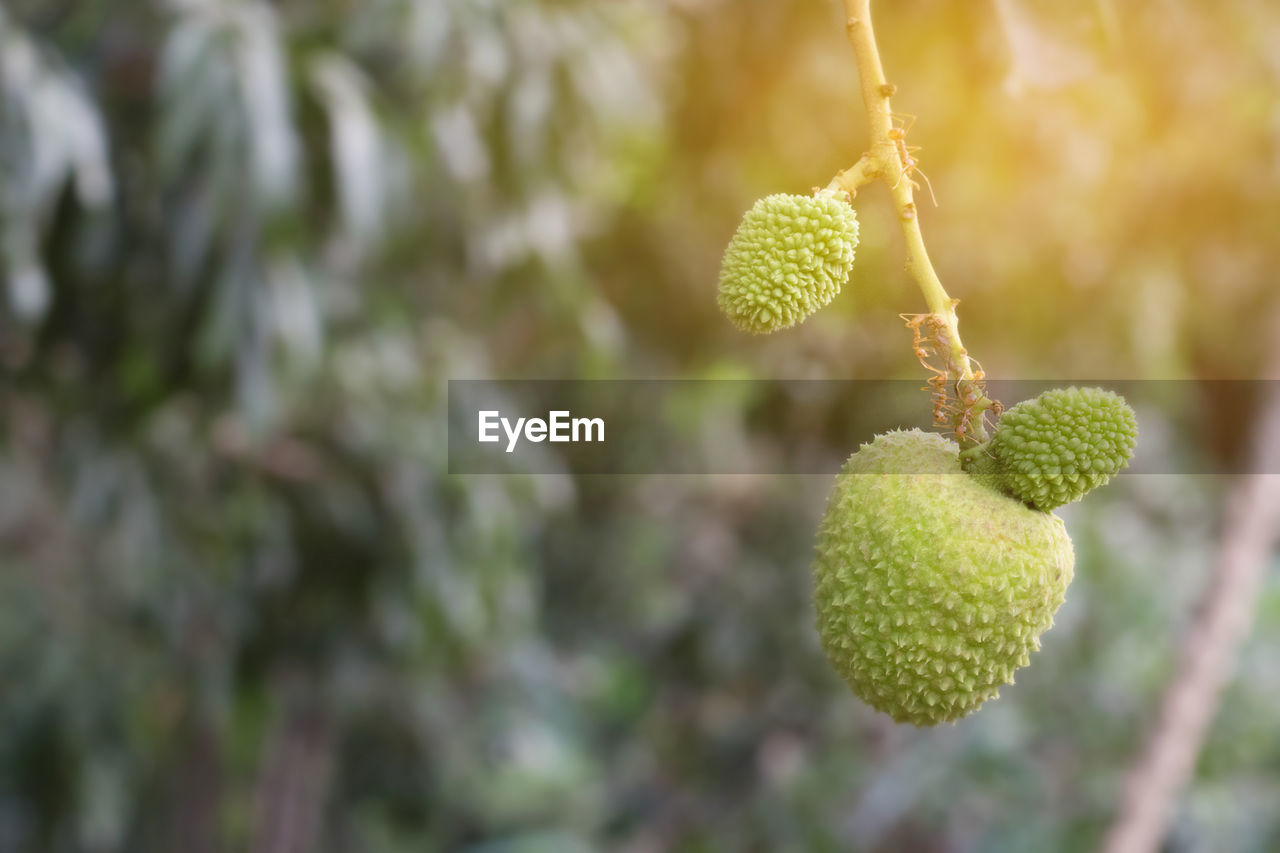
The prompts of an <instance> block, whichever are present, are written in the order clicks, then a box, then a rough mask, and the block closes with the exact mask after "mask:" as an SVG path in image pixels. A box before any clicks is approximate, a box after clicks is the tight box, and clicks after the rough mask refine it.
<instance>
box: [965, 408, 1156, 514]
mask: <svg viewBox="0 0 1280 853" xmlns="http://www.w3.org/2000/svg"><path fill="white" fill-rule="evenodd" d="M1137 441H1138V420H1137V418H1136V417H1135V416H1134V414H1133V409H1131V408H1129V405H1128V404H1127V403H1126V402H1125V401H1124V398H1123V397H1121V396H1120V395H1118V394H1115V393H1113V392H1111V391H1104V390H1103V389H1101V388H1059V389H1055V390H1052V391H1046V392H1044V393H1043V394H1041V395H1040V396H1039V397H1036V398H1035V399H1032V400H1026V401H1024V402H1021V403H1019V404H1018V405H1016V406H1014V407H1013V408H1011V409H1009V410H1008V411H1007V412H1005V413H1004V414H1003V415H1001V416H1000V423H999V424H998V425H997V427H996V431H995V434H994V435H993V436H992V437H991V441H990V442H989V443H988V445H987V447H986V448H985V452H984V453H981V454H979V453H976V452H975V454H974V461H973V464H972V465H971V466H970V470H971V471H972V472H973V473H974V474H976V475H978V476H980V477H990V478H992V481H993V482H994V483H995V484H996V485H997V486H999V487H1000V488H1002V489H1004V490H1005V491H1007V492H1008V493H1009V494H1011V495H1013V496H1014V497H1016V498H1018V499H1019V500H1021V501H1025V502H1026V503H1028V504H1030V505H1032V506H1034V507H1035V508H1036V509H1040V510H1044V511H1046V512H1048V511H1049V510H1052V509H1054V508H1056V507H1060V506H1062V505H1063V504H1067V503H1071V502H1072V501H1076V500H1079V499H1080V498H1082V497H1083V496H1084V495H1085V493H1086V492H1089V491H1091V490H1092V489H1095V488H1097V487H1098V486H1101V485H1103V484H1105V483H1106V482H1107V481H1108V480H1110V479H1111V478H1112V476H1114V475H1115V474H1116V473H1117V472H1119V471H1120V470H1121V469H1123V468H1124V467H1125V466H1127V465H1128V464H1129V457H1130V456H1132V455H1133V448H1134V445H1135V444H1136V443H1137Z"/></svg>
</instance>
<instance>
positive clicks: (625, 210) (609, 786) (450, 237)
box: [0, 0, 1280, 851]
mask: <svg viewBox="0 0 1280 853" xmlns="http://www.w3.org/2000/svg"><path fill="white" fill-rule="evenodd" d="M876 11H877V13H878V25H879V31H880V34H881V41H882V44H881V48H882V51H883V54H884V57H885V61H886V64H887V66H888V71H889V75H890V79H891V80H893V82H894V83H896V84H897V85H898V87H899V95H898V97H897V99H896V100H895V105H896V106H897V107H898V108H899V109H903V110H909V111H912V112H915V113H918V115H919V117H918V120H917V121H916V122H915V124H914V125H913V127H912V130H911V138H910V141H911V142H912V143H913V144H918V145H920V146H922V151H921V153H920V155H919V159H920V161H921V164H922V166H923V168H925V169H926V170H927V171H928V173H929V175H930V178H931V179H932V181H933V185H934V187H935V188H936V190H937V194H938V198H939V201H940V207H939V208H938V209H937V210H933V209H925V210H923V211H922V219H923V227H924V229H925V233H926V238H927V239H928V241H929V245H930V249H931V252H932V254H933V256H934V261H935V264H936V265H937V267H938V270H939V273H940V274H941V276H942V278H943V280H944V281H945V282H947V284H948V287H949V288H950V289H951V291H952V293H953V295H955V296H958V297H960V298H961V299H962V300H963V304H962V306H961V309H960V312H961V321H962V323H963V326H964V329H965V339H966V343H967V344H968V345H969V347H970V348H971V350H972V351H973V352H974V353H975V354H977V355H978V356H979V357H981V358H982V359H983V364H984V366H985V368H986V370H987V372H988V373H989V374H991V375H993V376H1024V377H1037V378H1039V377H1070V378H1104V377H1118V378H1156V377H1166V378H1169V377H1176V378H1187V377H1224V376H1241V377H1249V376H1255V375H1257V373H1258V371H1259V370H1260V369H1261V368H1260V364H1261V359H1262V357H1263V353H1264V352H1265V349H1266V345H1267V343H1268V339H1267V338H1268V336H1267V333H1266V332H1265V331H1264V330H1265V328H1266V326H1265V324H1264V322H1263V321H1264V320H1265V318H1266V317H1267V315H1268V314H1272V315H1273V314H1274V313H1275V311H1276V309H1277V296H1276V289H1275V287H1274V285H1273V283H1272V282H1273V280H1274V269H1275V268H1276V266H1277V260H1280V259H1278V258H1277V252H1278V251H1280V249H1278V248H1277V244H1276V243H1275V242H1274V240H1273V235H1274V234H1275V232H1276V227H1277V224H1280V207H1277V204H1276V201H1275V199H1276V198H1277V193H1276V189H1277V184H1278V183H1280V159H1277V154H1276V152H1277V151H1280V144H1278V142H1280V140H1278V139H1277V127H1278V126H1280V125H1277V122H1276V116H1277V114H1278V113H1277V100H1276V96H1275V92H1276V86H1277V82H1278V77H1280V65H1278V64H1277V63H1276V62H1275V57H1274V53H1275V50H1274V45H1275V44H1276V43H1277V41H1276V39H1277V38H1278V37H1280V10H1277V9H1276V8H1275V7H1274V5H1273V4H1268V3H1265V2H1262V0H1233V2H1230V3H1226V4H1218V5H1215V6H1212V7H1210V6H1206V5H1203V4H1194V3H1191V2H1189V0H1178V2H1175V3H1172V4H1160V5H1158V6H1151V7H1145V6H1136V7H1129V6H1121V5H1120V4H1115V3H1112V2H1110V0H1101V2H1099V3H1095V4H1083V5H1081V6H1079V7H1076V6H1072V7H1070V8H1069V9H1067V8H1066V7H1061V6H1059V5H1058V4H1049V3H1040V2H1028V0H1018V2H1015V0H1001V1H1000V2H997V3H995V4H994V5H992V6H980V7H977V6H973V5H970V4H946V3H941V2H937V0H910V2H905V1H904V2H901V3H897V4H887V3H886V4H878V5H877V7H876ZM855 93H856V81H855V77H854V68H853V62H852V57H851V56H850V55H849V52H848V48H847V46H846V45H845V43H844V41H843V34H842V28H841V13H840V10H839V9H838V8H837V5H836V4H834V3H816V4H783V3H774V2H768V0H739V2H734V3H730V2H726V0H705V1H704V2H688V0H668V2H665V3H652V4H649V3H645V4H641V3H591V2H586V0H560V2H553V0H418V2H414V0H377V2H366V3H340V2H334V0H329V2H324V3H314V4H307V3H301V2H294V0H281V2H278V3H271V4H268V3H265V2H254V0H238V2H230V1H229V2H218V0H173V2H170V3H168V4H164V5H159V4H156V5H152V4H122V3H110V2H106V0H90V1H89V2H72V0H52V2H50V0H17V2H14V3H10V4H7V5H6V7H5V8H4V9H2V10H0V98H2V100H0V247H2V249H3V253H2V258H0V259H2V261H3V288H2V290H3V294H4V297H5V300H4V304H3V307H2V308H0V366H2V369H3V371H4V382H3V385H2V386H0V412H2V413H3V418H2V420H0V567H2V568H3V573H2V574H0V679H2V681H0V684H3V698H2V699H0V849H4V850H9V849H14V850H59V851H62V850H86V851H113V850H131V851H132V850H170V849H186V850H191V851H204V850H216V849H245V848H249V849H254V850H272V851H276V850H306V849H322V850H361V851H395V850H415V851H416V850H423V849H473V850H485V851H513V850H520V851H531V850H556V851H572V850H579V849H581V850H589V849H599V848H610V849H612V848H621V849H627V850H636V851H642V850H665V849H688V850H704V849H705V850H720V849H726V850H739V849H813V850H827V849H829V850H845V849H866V850H876V849H883V850H901V849H913V850H930V849H936V850H976V849H981V850H1009V851H1013V850H1019V851H1020V850H1067V849H1081V850H1084V849H1092V847H1093V846H1094V845H1095V844H1096V842H1097V839H1098V837H1099V833H1100V832H1101V830H1102V829H1103V828H1104V827H1105V824H1106V821H1107V820H1108V819H1109V817H1110V816H1111V814H1112V811H1113V809H1114V806H1115V802H1116V797H1117V792H1118V790H1119V784H1120V778H1121V774H1122V773H1123V770H1124V768H1125V766H1126V763H1127V762H1128V760H1129V759H1130V757H1131V756H1132V754H1133V753H1134V750H1135V749H1136V744H1137V743H1139V742H1140V740H1141V736H1142V733H1143V732H1144V731H1145V729H1146V727H1147V726H1148V725H1149V722H1150V719H1151V715H1152V711H1153V708H1154V703H1155V701H1156V697H1157V696H1158V693H1159V690H1160V688H1161V686H1162V684H1163V682H1164V680H1165V678H1167V676H1168V675H1169V672H1170V668H1171V666H1172V662H1173V659H1174V654H1175V652H1176V649H1177V645H1178V638H1179V636H1180V629H1181V628H1182V627H1183V625H1184V624H1185V622H1186V620H1187V618H1188V613H1189V612H1190V608H1191V605H1192V602H1193V601H1194V599H1195V596H1196V595H1197V593H1198V591H1199V590H1200V589H1201V587H1202V586H1203V583H1204V580H1205V577H1206V571H1207V565H1208V554H1209V552H1210V550H1211V548H1212V544H1213V535H1214V530H1215V513H1216V512H1217V509H1216V506H1217V498H1218V495H1219V494H1220V491H1221V488H1222V485H1223V484H1222V483H1220V482H1218V481H1216V480H1212V479H1210V478H1183V479H1177V478H1171V477H1160V478H1141V477H1122V478H1120V479H1119V480H1118V481H1117V482H1116V483H1115V484H1113V485H1112V486H1110V487H1109V488H1108V489H1106V490H1104V491H1103V492H1102V493H1100V494H1098V495H1096V496H1092V497H1091V498H1090V500H1089V501H1088V502H1086V503H1085V504H1083V505H1081V506H1079V507H1071V508H1069V509H1067V510H1066V511H1064V513H1063V514H1064V516H1065V517H1066V519H1067V524H1068V527H1069V529H1070V530H1072V532H1073V534H1074V537H1075V541H1076V548H1077V552H1078V568H1077V572H1078V576H1077V580H1076V581H1075V583H1074V585H1073V586H1072V588H1071V590H1070V591H1069V593H1068V601H1067V604H1066V605H1065V607H1064V608H1063V610H1062V611H1061V613H1060V616H1059V619H1058V624H1057V626H1056V627H1055V628H1054V629H1053V630H1052V631H1050V633H1049V634H1048V635H1047V636H1046V639H1045V645H1044V650H1043V651H1042V652H1041V653H1040V654H1039V655H1037V656H1036V658H1035V659H1034V660H1033V666H1032V667H1030V668H1029V669H1028V670H1026V671H1025V673H1024V674H1023V675H1022V676H1020V678H1019V681H1018V684H1017V685H1016V686H1015V687H1013V688H1011V689H1008V690H1006V691H1004V696H1003V697H1002V698H1001V699H1000V700H999V701H998V702H996V703H994V704H992V705H990V706H989V707H988V708H985V709H984V710H983V711H982V712H981V713H980V714H978V715H976V716H975V717H973V718H971V719H969V720H966V721H964V722H962V723H961V724H959V725H957V726H955V727H947V728H943V729H938V730H930V731H916V730H913V729H909V728H901V727H895V726H893V725H892V724H891V723H889V722H888V721H887V720H886V719H884V718H882V717H879V716H877V715H876V714H874V713H873V712H871V711H870V710H869V709H867V708H865V707H863V706H862V705H860V704H859V703H857V702H856V700H854V699H853V697H852V696H851V695H850V694H849V692H848V690H847V689H846V688H845V687H844V686H843V685H842V684H841V683H840V682H839V681H838V679H837V678H836V676H835V675H834V674H833V673H832V672H831V671H830V670H829V669H828V667H827V665H826V663H825V662H824V660H823V659H822V655H821V651H820V649H819V647H818V643H817V639H816V635H815V633H814V630H813V628H812V624H811V622H812V617H811V613H810V604H809V583H810V581H809V574H808V562H809V555H810V551H811V547H812V532H813V529H814V526H815V524H816V521H817V518H818V515H819V513H820V510H821V506H822V502H823V500H824V498H825V493H826V489H827V486H828V481H827V480H826V479H824V478H786V477H777V478H764V477H727V478H719V479H715V478H692V477H681V478H661V477H647V478H646V477H628V478H594V477H587V476H575V475H574V474H573V472H572V470H570V469H566V471H565V473H564V474H562V475H556V476H552V475H542V476H524V477H522V476H511V477H501V478H497V477H472V478H464V477H459V476H449V475H447V474H446V471H447V459H446V458H445V447H446V444H445V435H444V430H445V418H444V411H443V406H444V394H445V382H446V380H447V379H449V378H486V377H574V378H625V377H638V376H696V377H714V376H765V377H774V376H777V377H788V378H805V377H820V378H855V377H856V378H879V377H889V376H893V377H913V376H916V375H917V374H918V373H919V368H918V366H917V365H916V364H915V362H914V359H913V357H912V355H911V352H910V349H909V347H908V346H907V343H908V338H907V337H906V333H905V332H904V330H903V329H902V328H901V326H900V321H899V320H898V319H897V317H896V315H897V313H898V312H902V311H917V310H920V307H919V306H920V304H921V302H920V299H919V297H918V295H917V294H915V293H914V291H913V290H912V289H911V286H910V284H909V282H908V280H907V279H906V277H905V276H904V275H903V274H902V272H901V269H900V263H901V252H900V251H899V247H898V245H897V242H896V241H897V240H898V237H897V235H896V233H895V231H896V226H895V224H894V223H893V221H892V218H891V215H890V213H889V211H888V205H887V204H886V203H885V198H886V196H885V194H884V192H883V189H882V188H872V189H869V190H868V191H867V192H865V193H863V194H862V196H860V198H859V202H858V206H859V216H860V218H861V220H862V223H863V233H862V237H863V240H862V246H861V248H860V250H859V259H858V263H857V265H856V266H855V271H854V274H853V278H852V281H851V282H850V284H849V285H848V286H847V287H846V289H845V293H844V294H843V295H842V296H840V297H838V298H837V300H836V301H835V303H833V305H832V306H831V307H830V308H829V309H827V310H826V311H824V312H823V313H822V314H820V315H818V316H817V317H815V318H813V319H812V320H810V321H809V322H808V323H807V324H806V325H805V326H803V327H801V328H800V329H796V330H791V331H788V332H786V333H782V334H779V335H776V336H773V337H771V338H768V339H760V338H753V337H748V336H742V335H739V334H737V333H735V332H734V331H733V330H732V329H730V328H729V327H728V326H727V324H726V323H725V322H724V321H723V319H722V318H721V317H720V316H719V315H718V314H717V313H716V308H715V299H714V292H715V279H716V270H717V266H718V262H719V256H720V253H721V252H722V251H723V247H724V244H725V242H726V240H727V239H728V237H729V235H730V234H731V233H732V231H733V228H734V227H735V225H736V223H737V220H738V217H739V216H740V215H741V212H742V211H744V210H745V209H746V208H747V207H748V206H749V205H750V203H751V202H752V201H753V200H754V199H755V198H756V197H759V196H762V195H765V194H768V193H771V192H803V191H805V190H806V189H807V188H809V187H810V186H813V185H815V184H823V183H825V182H826V180H827V179H828V178H829V177H830V176H831V175H832V174H834V172H835V171H837V170H838V169H840V168H842V167H844V166H847V165H849V164H850V163H852V161H853V160H854V159H856V156H857V154H858V153H859V152H860V150H861V146H863V145H864V144H865V143H864V140H865V138H866V137H865V133H864V129H863V127H862V125H861V119H860V118H859V114H860V109H859V107H858V104H857V103H856V94H855ZM726 393H729V394H732V393H734V392H732V391H727V392H726ZM683 402H684V403H685V404H686V405H687V417H688V418H689V421H690V424H691V425H695V424H697V423H698V420H699V417H700V413H701V411H702V410H701V408H700V406H699V401H696V400H692V401H683ZM711 402H712V401H708V405H710V403H711ZM1007 402H1012V401H1007ZM820 403H821V401H817V402H815V401H804V405H805V406H806V409H805V411H806V412H808V411H816V410H817V409H820V407H821V406H820ZM926 405H927V403H926V401H925V400H924V395H922V401H921V406H922V407H923V406H926ZM1202 409H1203V411H1204V412H1205V418H1204V422H1203V423H1195V424H1185V423H1180V422H1176V423H1175V422H1166V421H1164V420H1163V419H1162V414H1161V412H1158V411H1146V412H1142V411H1140V412H1139V419H1140V421H1141V423H1142V425H1143V429H1144V433H1143V436H1144V440H1145V441H1146V442H1148V448H1151V447H1152V446H1153V445H1152V443H1154V450H1153V451H1152V452H1183V453H1185V452H1190V451H1187V450H1185V449H1179V448H1186V447H1188V446H1192V447H1197V448H1199V449H1198V450H1197V451H1195V452H1203V453H1206V454H1211V455H1212V454H1228V453H1231V452H1234V451H1233V448H1234V447H1235V445H1237V444H1238V443H1239V442H1238V430H1234V431H1233V429H1232V426H1233V425H1238V424H1239V423H1242V422H1245V421H1247V414H1248V413H1247V411H1246V412H1241V411H1235V410H1226V409H1224V408H1223V407H1221V406H1215V405H1214V401H1213V400H1206V401H1204V404H1203V407H1202ZM816 417H817V416H816V415H815V418H816ZM718 426H719V427H720V428H721V430H722V431H725V432H726V433H727V434H730V435H732V434H733V433H734V431H735V430H737V431H739V432H740V431H741V430H742V429H743V425H742V424H741V423H733V422H728V423H721V424H719V425H718ZM847 426H848V432H847V434H842V435H831V434H829V431H824V432H820V433H814V434H813V435H812V438H811V439H810V440H811V441H812V442H813V443H814V447H813V450H812V452H813V453H816V454H821V455H824V456H826V457H829V458H830V459H831V461H832V465H831V470H832V471H833V472H834V471H835V470H836V468H837V467H838V464H839V461H840V460H841V459H842V458H843V456H845V455H847V453H848V452H850V451H851V450H852V449H853V448H854V447H856V445H857V444H858V443H859V442H861V441H863V440H866V439H868V438H869V436H868V435H865V434H863V433H862V432H860V431H859V429H858V424H856V423H850V424H848V425H847ZM792 432H793V433H794V434H799V435H804V434H805V433H804V430H803V424H797V425H796V427H795V429H794V430H793V431H792ZM762 452H769V449H768V448H764V449H762ZM1259 606H1260V621H1259V625H1258V628H1257V630H1256V632H1255V634H1254V636H1253V638H1252V640H1251V642H1250V644H1249V646H1248V648H1247V649H1246V653H1245V655H1244V657H1243V659H1242V661H1241V663H1240V673H1239V676H1238V678H1237V679H1236V681H1235V682H1234V684H1233V686H1232V688H1231V692H1230V694H1229V697H1228V702H1227V704H1226V706H1225V708H1224V709H1223V712H1222V714H1221V716H1220V718H1219V719H1218V721H1217V723H1216V726H1215V728H1214V731H1213V734H1212V737H1211V741H1210V743H1209V745H1208V748H1207V750H1206V751H1205V754H1204V756H1203V760H1202V761H1201V764H1200V766H1199V769H1198V775H1197V778H1196V781H1195V784H1194V785H1193V787H1192V788H1191V789H1190V791H1189V792H1188V793H1187V795H1186V797H1185V799H1184V802H1183V808H1182V809H1181V810H1180V811H1179V813H1178V815H1177V816H1176V819H1175V823H1174V829H1173V835H1172V838H1171V845H1172V846H1173V848H1174V849H1188V850H1192V849H1231V850H1269V849H1274V848H1275V847H1276V846H1277V845H1280V815H1278V814H1277V812H1276V810H1275V808H1274V805H1275V803H1276V802H1277V801H1280V720H1277V717H1276V712H1275V708H1276V706H1277V701H1278V700H1280V681H1278V680H1277V675H1276V668H1275V666H1274V659H1275V653H1276V649H1277V646H1278V644H1280V586H1278V585H1277V583H1276V581H1275V580H1274V579H1273V580H1272V581H1271V583H1270V585H1269V586H1268V588H1267V590H1266V594H1265V596H1264V599H1263V600H1262V601H1261V602H1260V603H1259Z"/></svg>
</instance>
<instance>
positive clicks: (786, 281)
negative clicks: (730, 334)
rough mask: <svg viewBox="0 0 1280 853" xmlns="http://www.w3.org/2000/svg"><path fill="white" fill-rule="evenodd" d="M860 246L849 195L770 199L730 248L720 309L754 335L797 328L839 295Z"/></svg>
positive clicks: (722, 274)
mask: <svg viewBox="0 0 1280 853" xmlns="http://www.w3.org/2000/svg"><path fill="white" fill-rule="evenodd" d="M857 245H858V217H857V214H856V213H854V210H853V208H852V207H850V206H849V204H848V203H847V202H846V201H845V200H844V196H843V195H841V194H838V193H836V192H828V191H822V192H819V193H818V194H817V195H813V196H807V195H787V194H784V193H779V194H777V195H771V196H766V197H765V198H762V199H760V200H759V201H757V202H756V203H755V204H754V205H753V206H752V208H751V209H750V210H749V211H747V213H746V215H745V216H743V217H742V222H741V223H740V224H739V225H738V230H737V231H736V232H735V233H734V235H733V239H732V240H730V241H729V246H728V248H727V249H725V253H724V260H723V261H722V262H721V265H720V295H719V302H720V309H721V310H722V311H724V313H725V315H726V316H727V317H728V318H729V320H730V321H731V322H732V323H733V324H734V325H735V326H737V327H738V328H739V329H742V330H743V331H747V332H755V333H758V334H762V333H766V332H776V331H778V330H779V329H785V328H787V327H789V326H794V325H795V324H796V323H799V322H801V321H802V320H804V319H805V318H806V317H808V316H809V315H810V314H812V313H813V312H815V311H817V310H818V309H819V308H822V307H823V306H825V305H826V304H827V303H829V302H830V301H831V300H832V299H834V298H835V296H836V294H838V293H839V292H840V287H841V286H842V285H843V284H844V283H845V281H847V280H848V278H849V271H850V270H851V269H852V268H853V254H854V249H855V248H856V247H857Z"/></svg>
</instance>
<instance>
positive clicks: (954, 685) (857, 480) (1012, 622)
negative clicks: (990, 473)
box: [814, 430, 1074, 726]
mask: <svg viewBox="0 0 1280 853" xmlns="http://www.w3.org/2000/svg"><path fill="white" fill-rule="evenodd" d="M957 454H958V448H957V446H956V444H955V443H954V442H951V441H949V440H947V439H944V438H942V437H941V436H939V435H935V434H931V433H925V432H921V431H919V430H910V431H894V432H889V433H886V434H884V435H880V436H877V437H876V439H875V440H874V441H873V442H872V443H871V444H866V445H863V446H862V448H861V449H859V450H858V452H857V453H854V454H853V456H851V457H850V458H849V460H848V462H846V463H845V466H844V468H843V469H842V471H841V473H840V475H839V477H838V478H837V480H836V485H835V488H834V490H833V491H832V493H831V497H830V499H829V501H828V504H827V512H826V516H825V517H824V519H823V521H822V525H821V527H820V529H819V531H818V544H817V551H818V554H817V559H816V562H815V565H814V580H815V592H814V603H815V607H816V610H817V626H818V632H819V634H820V635H821V638H822V645H823V648H824V649H825V650H826V653H827V657H828V658H829V659H830V660H831V663H832V664H833V665H834V666H835V668H836V670H837V671H839V673H840V674H841V675H842V676H843V677H844V678H845V680H846V681H847V682H848V683H849V685H850V686H851V687H852V688H853V691H854V692H855V693H856V694H858V696H860V697H862V699H864V700H865V701H866V702H867V703H868V704H870V705H871V706H872V707H874V708H877V709H879V710H881V711H884V712H885V713H887V714H889V715H890V716H891V717H893V718H894V719H895V720H897V721H899V722H910V723H914V724H915V725H917V726H930V725H935V724H937V723H940V722H943V721H949V720H955V719H958V718H960V717H963V716H964V715H966V714H968V713H969V712H971V711H973V710H974V709H976V708H977V707H978V706H979V705H981V704H982V703H983V702H985V701H986V700H987V699H990V698H991V697H993V696H996V695H997V693H998V692H999V689H1000V687H1001V685H1004V684H1009V683H1011V682H1012V681H1013V674H1014V671H1015V670H1017V669H1018V668H1019V667H1022V666H1025V665H1026V664H1027V663H1028V656H1029V655H1030V653H1031V652H1032V651H1034V650H1036V649H1038V648H1039V638H1040V634H1041V633H1042V632H1044V630H1045V629H1047V628H1048V627H1049V626H1050V625H1051V624H1052V623H1053V614H1054V612H1055V611H1056V610H1057V609H1058V606H1059V605H1061V604H1062V601H1063V598H1064V596H1065V594H1066V589H1067V584H1068V583H1070V581H1071V576H1072V568H1073V565H1074V555H1073V553H1072V550H1071V540H1070V539H1069V538H1068V537H1067V533H1066V530H1065V528H1064V527H1063V524H1062V521H1061V520H1060V519H1059V518H1057V517H1056V516H1054V515H1051V514H1049V513H1045V512H1040V511H1038V510H1034V509H1031V508H1029V507H1027V506H1025V505H1024V504H1022V503H1021V502H1019V501H1018V500H1015V499H1014V498H1011V497H1009V496H1007V495H1004V494H1001V493H999V492H997V491H995V490H993V489H991V488H990V487H988V486H986V485H984V484H982V483H981V482H979V481H978V480H976V479H974V478H973V477H970V476H968V475H967V474H965V473H963V472H962V471H961V469H960V462H959V459H958V455H957Z"/></svg>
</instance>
